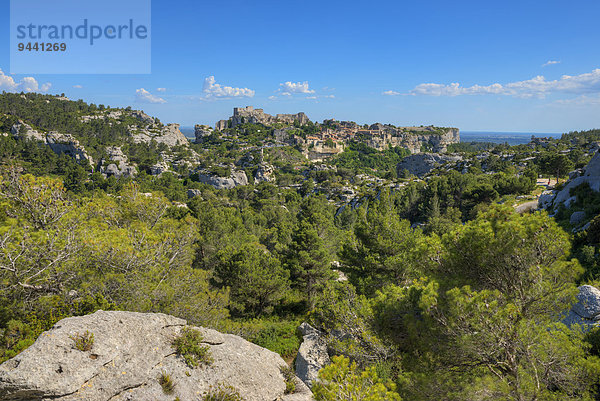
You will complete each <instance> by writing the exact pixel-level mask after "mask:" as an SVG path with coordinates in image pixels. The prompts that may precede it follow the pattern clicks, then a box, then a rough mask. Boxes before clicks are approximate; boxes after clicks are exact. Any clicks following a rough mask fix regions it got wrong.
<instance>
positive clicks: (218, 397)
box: [202, 383, 245, 401]
mask: <svg viewBox="0 0 600 401" xmlns="http://www.w3.org/2000/svg"><path fill="white" fill-rule="evenodd" d="M202 401H245V400H244V398H243V397H242V396H241V395H240V392H239V391H238V390H237V389H236V388H235V387H232V386H227V385H225V384H223V383H219V384H218V385H217V386H216V387H213V386H211V387H210V388H209V389H208V392H206V393H205V394H204V395H203V396H202Z"/></svg>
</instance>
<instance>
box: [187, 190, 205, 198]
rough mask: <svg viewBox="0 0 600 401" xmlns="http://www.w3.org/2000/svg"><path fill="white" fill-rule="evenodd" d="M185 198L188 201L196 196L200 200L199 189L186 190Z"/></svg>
mask: <svg viewBox="0 0 600 401" xmlns="http://www.w3.org/2000/svg"><path fill="white" fill-rule="evenodd" d="M187 196H188V198H189V199H192V198H195V197H196V196H199V197H200V198H202V191H201V190H199V189H188V190H187Z"/></svg>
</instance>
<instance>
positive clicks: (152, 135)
mask: <svg viewBox="0 0 600 401" xmlns="http://www.w3.org/2000/svg"><path fill="white" fill-rule="evenodd" d="M129 131H130V133H131V136H132V139H133V142H135V143H149V142H151V141H152V140H155V141H156V142H158V143H164V144H165V145H167V146H169V147H173V146H179V145H184V146H185V145H189V141H188V139H187V138H186V137H185V135H183V133H182V132H181V130H180V129H179V124H168V125H165V126H159V127H157V126H149V127H147V128H140V127H129Z"/></svg>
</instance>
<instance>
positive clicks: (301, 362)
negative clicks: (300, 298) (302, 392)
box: [296, 322, 331, 387]
mask: <svg viewBox="0 0 600 401" xmlns="http://www.w3.org/2000/svg"><path fill="white" fill-rule="evenodd" d="M298 330H299V331H300V333H301V334H302V339H303V341H302V344H300V349H298V355H297V356H296V375H297V376H298V377H299V378H300V380H302V381H303V382H304V383H305V384H306V385H307V386H308V387H312V383H313V382H314V381H315V380H316V379H317V378H318V376H319V370H321V369H322V368H323V367H325V366H327V365H329V364H330V363H331V360H330V359H329V354H328V353H327V343H326V341H325V339H324V337H323V336H322V334H321V333H320V332H319V331H318V330H317V329H315V328H314V327H312V326H311V325H310V324H308V323H306V322H304V323H302V324H301V325H300V327H298Z"/></svg>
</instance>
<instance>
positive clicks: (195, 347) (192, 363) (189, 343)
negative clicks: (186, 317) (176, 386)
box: [173, 327, 213, 368]
mask: <svg viewBox="0 0 600 401" xmlns="http://www.w3.org/2000/svg"><path fill="white" fill-rule="evenodd" d="M203 340H204V338H203V337H202V333H200V331H198V330H196V329H193V328H191V327H184V328H183V330H181V335H180V336H179V337H177V338H176V339H175V340H174V341H173V347H174V348H175V350H176V351H177V355H179V356H181V357H182V358H183V359H184V360H185V363H187V365H188V366H189V367H190V368H195V367H197V366H198V365H200V364H205V365H210V364H211V363H212V362H213V358H212V356H211V354H210V348H209V347H208V346H206V345H202V341H203Z"/></svg>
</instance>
